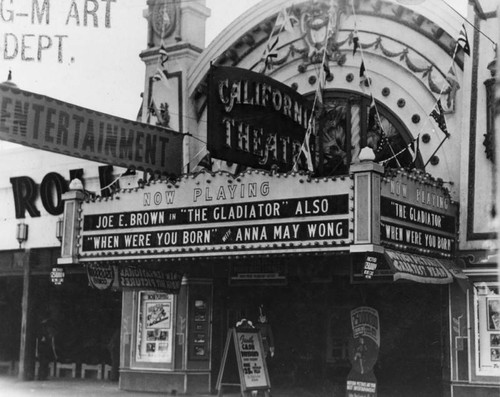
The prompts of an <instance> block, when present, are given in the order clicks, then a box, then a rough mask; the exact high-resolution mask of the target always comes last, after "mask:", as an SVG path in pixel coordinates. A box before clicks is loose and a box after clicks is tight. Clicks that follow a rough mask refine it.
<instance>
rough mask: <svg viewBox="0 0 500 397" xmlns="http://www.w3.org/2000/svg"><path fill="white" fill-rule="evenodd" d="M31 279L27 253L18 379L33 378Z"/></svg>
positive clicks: (34, 338)
mask: <svg viewBox="0 0 500 397" xmlns="http://www.w3.org/2000/svg"><path fill="white" fill-rule="evenodd" d="M32 284H33V280H32V278H31V263H30V260H29V255H25V258H24V260H23V298H22V318H21V347H20V352H19V379H20V380H33V379H34V378H35V354H36V351H35V345H36V337H35V332H36V326H35V321H34V316H33V314H34V313H33V285H32Z"/></svg>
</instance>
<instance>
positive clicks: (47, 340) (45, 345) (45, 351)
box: [36, 318, 57, 380]
mask: <svg viewBox="0 0 500 397" xmlns="http://www.w3.org/2000/svg"><path fill="white" fill-rule="evenodd" d="M36 354H37V357H38V362H39V364H40V367H39V370H38V380H45V379H47V377H48V376H49V364H50V362H51V361H54V360H55V361H57V352H56V327H55V325H54V323H53V321H52V320H51V319H50V318H45V319H43V320H42V321H41V323H40V328H39V330H38V336H37V340H36Z"/></svg>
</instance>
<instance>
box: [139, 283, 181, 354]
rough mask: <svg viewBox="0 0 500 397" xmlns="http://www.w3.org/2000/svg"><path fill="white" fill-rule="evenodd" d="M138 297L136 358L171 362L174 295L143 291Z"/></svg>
mask: <svg viewBox="0 0 500 397" xmlns="http://www.w3.org/2000/svg"><path fill="white" fill-rule="evenodd" d="M138 299H139V302H138V306H137V307H138V316H137V346H136V360H137V361H138V362H139V361H142V362H150V363H171V362H172V356H173V355H172V344H173V324H172V318H173V314H174V313H173V306H174V305H173V303H174V302H173V295H169V294H166V293H159V292H152V291H141V292H139V294H138Z"/></svg>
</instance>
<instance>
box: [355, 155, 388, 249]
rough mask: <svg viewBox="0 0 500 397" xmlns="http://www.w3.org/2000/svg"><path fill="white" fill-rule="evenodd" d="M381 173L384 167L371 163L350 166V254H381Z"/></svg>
mask: <svg viewBox="0 0 500 397" xmlns="http://www.w3.org/2000/svg"><path fill="white" fill-rule="evenodd" d="M365 149H366V148H365ZM360 157H361V155H360ZM383 173H384V167H383V166H381V165H380V164H377V163H374V162H373V161H366V160H364V161H361V162H360V163H355V164H351V174H352V175H353V177H354V244H352V245H351V252H382V247H381V246H380V180H381V177H382V174H383Z"/></svg>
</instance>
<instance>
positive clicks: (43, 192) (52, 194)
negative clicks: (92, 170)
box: [10, 166, 113, 219]
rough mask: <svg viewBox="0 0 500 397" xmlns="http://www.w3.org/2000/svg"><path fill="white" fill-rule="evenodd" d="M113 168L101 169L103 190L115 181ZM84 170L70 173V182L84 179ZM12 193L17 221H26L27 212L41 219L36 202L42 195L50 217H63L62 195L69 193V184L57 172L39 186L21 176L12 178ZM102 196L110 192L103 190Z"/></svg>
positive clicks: (102, 167) (47, 177)
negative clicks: (75, 179)
mask: <svg viewBox="0 0 500 397" xmlns="http://www.w3.org/2000/svg"><path fill="white" fill-rule="evenodd" d="M112 170H113V167H112V166H101V167H99V182H100V185H101V189H102V188H103V187H105V186H109V184H110V183H111V182H112V181H113V175H112ZM82 175H83V170H82V169H75V170H70V171H69V178H70V180H72V179H74V178H78V179H82ZM10 183H11V185H12V193H13V195H14V206H15V210H16V219H24V218H25V217H26V211H28V214H29V215H30V216H31V217H32V218H37V217H39V216H40V215H41V214H40V211H39V210H38V208H37V206H36V204H35V202H36V199H37V197H38V193H39V194H40V199H41V201H42V206H43V208H44V209H45V210H46V211H47V212H48V213H49V214H50V215H61V214H62V213H63V212H64V203H63V201H62V195H63V194H64V193H66V192H67V191H68V182H67V181H66V179H64V177H63V176H62V175H60V174H58V173H57V172H49V173H48V174H47V175H45V176H44V177H43V179H42V183H40V185H37V184H36V183H35V181H34V180H33V179H32V178H30V177H29V176H19V177H14V178H10ZM101 195H103V196H108V195H109V191H107V190H101Z"/></svg>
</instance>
